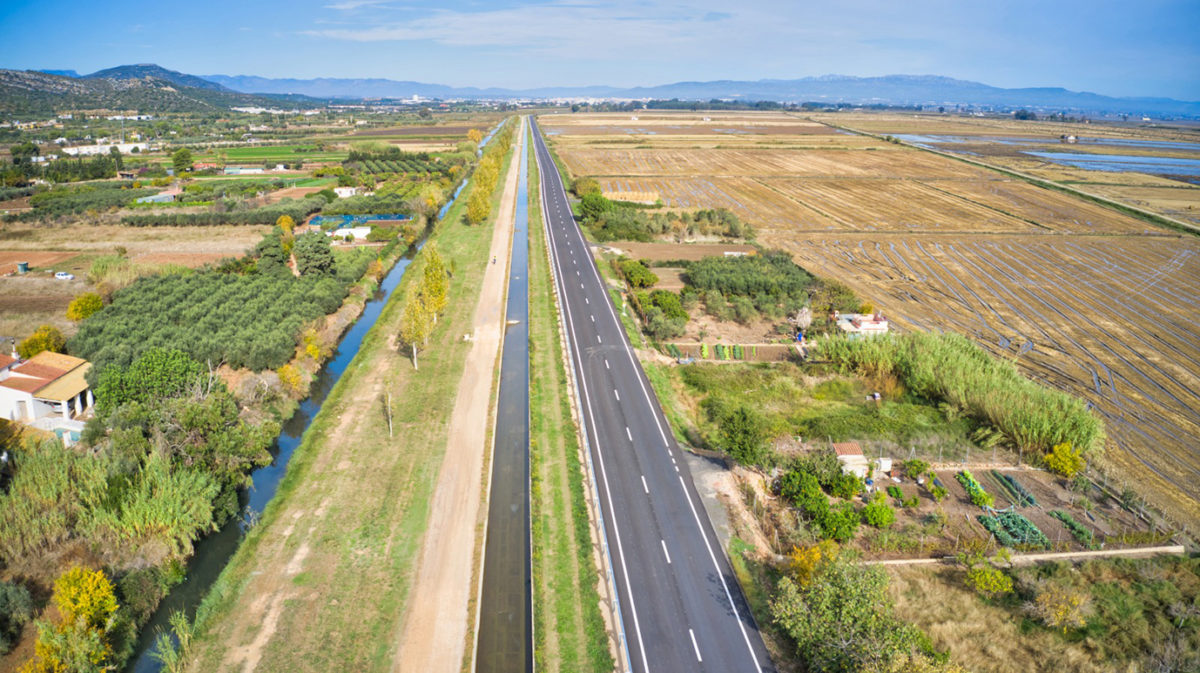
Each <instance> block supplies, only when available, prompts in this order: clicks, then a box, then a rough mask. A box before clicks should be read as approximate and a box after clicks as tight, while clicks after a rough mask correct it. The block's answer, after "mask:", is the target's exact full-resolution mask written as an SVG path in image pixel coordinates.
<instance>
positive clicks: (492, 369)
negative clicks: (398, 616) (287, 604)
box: [393, 126, 524, 673]
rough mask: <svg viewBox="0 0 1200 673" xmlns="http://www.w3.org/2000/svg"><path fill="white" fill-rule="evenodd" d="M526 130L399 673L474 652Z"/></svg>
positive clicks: (457, 660)
mask: <svg viewBox="0 0 1200 673" xmlns="http://www.w3.org/2000/svg"><path fill="white" fill-rule="evenodd" d="M523 143H524V126H522V127H521V130H520V131H519V132H518V134H517V142H516V144H515V147H516V153H515V154H514V155H513V157H514V159H513V162H512V164H511V165H510V167H509V170H508V175H507V178H506V180H505V183H504V191H503V193H502V195H501V197H500V211H499V215H498V217H497V219H496V226H495V230H494V232H493V235H492V245H491V250H490V251H489V256H491V257H494V258H495V259H497V260H499V262H500V263H497V264H489V265H488V267H487V270H486V271H485V272H484V277H483V288H482V290H481V292H480V295H479V304H478V306H477V307H476V309H475V320H474V323H473V336H474V340H473V342H472V344H471V349H470V351H469V352H468V354H467V361H466V368H465V369H464V370H463V375H462V380H461V381H460V382H459V386H458V395H457V397H456V398H455V400H454V411H453V413H452V415H451V417H450V425H449V436H448V438H447V443H446V454H445V457H444V459H443V463H442V469H441V471H440V473H439V475H438V481H437V486H436V488H435V490H434V493H435V495H434V499H433V505H432V507H431V509H430V513H429V527H428V530H427V532H426V533H425V540H424V542H423V546H422V549H421V557H420V563H419V566H418V569H417V577H416V582H415V584H414V585H413V594H412V602H411V606H412V609H411V610H409V613H408V618H407V620H406V622H405V626H404V631H403V633H402V634H401V638H400V643H399V647H398V648H397V650H396V654H395V660H394V665H393V670H396V671H402V672H408V671H412V672H413V673H436V672H438V671H446V672H457V671H459V670H461V668H462V662H463V654H464V651H465V647H466V644H467V643H466V640H467V633H468V628H467V627H468V623H469V621H470V618H471V615H470V610H469V604H470V600H471V597H472V596H473V595H474V594H475V591H474V589H475V587H474V585H473V583H472V582H471V578H472V570H473V566H474V560H475V549H476V538H477V533H478V532H479V531H478V530H477V529H476V522H477V520H478V518H479V512H480V507H481V505H482V503H481V500H482V498H481V497H480V496H481V492H482V480H483V457H484V451H485V450H486V448H487V441H488V428H489V427H490V426H491V423H490V420H491V419H490V413H489V409H490V406H491V398H492V389H493V387H494V386H493V384H494V379H495V374H496V361H497V358H498V356H499V353H500V342H501V336H502V335H503V330H504V296H505V288H506V280H507V278H508V263H507V262H508V258H509V248H510V245H511V242H512V232H513V220H514V217H515V213H514V209H515V207H516V197H517V176H518V173H519V171H518V170H517V161H518V159H519V157H520V156H521V154H520V153H521V151H522V148H523V146H524V145H523Z"/></svg>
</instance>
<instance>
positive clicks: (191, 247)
mask: <svg viewBox="0 0 1200 673" xmlns="http://www.w3.org/2000/svg"><path fill="white" fill-rule="evenodd" d="M268 229H269V228H268V227H265V226H263V227H259V226H216V227H137V228H135V227H125V226H119V225H87V224H78V225H68V226H47V225H40V224H35V223H23V222H10V223H6V224H5V225H4V227H3V229H0V336H5V337H18V338H24V337H26V336H28V335H29V334H31V333H32V332H33V330H35V329H36V328H37V327H38V325H42V324H46V323H49V324H51V325H54V326H56V327H58V328H59V329H60V330H62V331H63V333H64V334H68V335H70V334H72V333H74V331H75V324H74V323H72V322H70V321H69V320H67V319H66V316H65V311H66V309H67V304H69V303H71V300H72V299H73V298H74V297H75V295H77V294H79V293H81V292H84V291H86V290H87V289H88V288H89V284H88V282H87V273H88V270H89V269H90V268H91V265H92V261H93V260H95V259H96V258H97V257H100V256H103V255H111V254H114V252H115V251H116V250H117V248H118V247H123V248H125V250H126V256H127V257H128V258H129V259H130V261H132V262H133V264H134V265H135V266H139V265H141V266H146V267H154V266H161V265H165V264H173V265H180V266H189V267H198V266H203V265H204V264H208V263H209V262H215V261H218V260H220V259H221V258H223V257H234V256H238V255H242V254H244V253H245V252H246V251H247V250H248V249H250V248H253V247H254V246H255V245H256V244H257V243H258V241H259V240H261V239H262V237H263V234H264V233H266V231H267V230H268ZM19 261H21V262H29V264H30V269H31V272H30V273H29V274H28V275H25V276H17V275H9V274H13V272H15V270H16V263H17V262H19ZM54 271H69V272H71V273H73V274H75V280H72V281H59V280H54V279H53V278H52V277H51V273H52V272H54Z"/></svg>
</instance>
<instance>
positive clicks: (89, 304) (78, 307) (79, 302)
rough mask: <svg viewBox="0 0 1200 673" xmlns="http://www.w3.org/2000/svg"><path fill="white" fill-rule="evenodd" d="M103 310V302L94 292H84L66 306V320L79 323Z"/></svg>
mask: <svg viewBox="0 0 1200 673" xmlns="http://www.w3.org/2000/svg"><path fill="white" fill-rule="evenodd" d="M102 308H104V300H103V299H101V298H100V295H98V294H96V293H95V292H84V293H83V294H81V295H79V296H78V297H75V298H74V299H72V300H71V303H70V304H68V305H67V320H71V321H74V322H80V321H81V320H86V319H87V318H88V317H90V316H91V315H92V314H93V313H95V312H96V311H99V310H100V309H102Z"/></svg>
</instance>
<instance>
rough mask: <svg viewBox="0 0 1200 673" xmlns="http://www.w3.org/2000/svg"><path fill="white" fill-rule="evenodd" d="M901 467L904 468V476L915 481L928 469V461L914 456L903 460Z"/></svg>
mask: <svg viewBox="0 0 1200 673" xmlns="http://www.w3.org/2000/svg"><path fill="white" fill-rule="evenodd" d="M902 467H903V469H904V476H906V477H908V478H909V479H912V480H913V481H916V480H917V479H918V478H919V477H920V476H921V475H922V474H924V473H925V472H926V471H927V470H928V469H929V463H927V462H925V461H923V460H921V459H919V458H914V459H912V460H906V461H904V463H902Z"/></svg>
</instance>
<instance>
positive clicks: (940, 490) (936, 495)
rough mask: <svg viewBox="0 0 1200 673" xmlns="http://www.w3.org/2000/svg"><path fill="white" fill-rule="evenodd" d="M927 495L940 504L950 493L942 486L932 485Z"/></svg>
mask: <svg viewBox="0 0 1200 673" xmlns="http://www.w3.org/2000/svg"><path fill="white" fill-rule="evenodd" d="M929 495H931V496H933V500H934V502H941V501H943V500H945V499H946V496H947V495H950V492H949V491H947V490H946V488H945V487H944V486H938V485H937V484H934V485H933V486H931V487H930V489H929Z"/></svg>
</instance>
